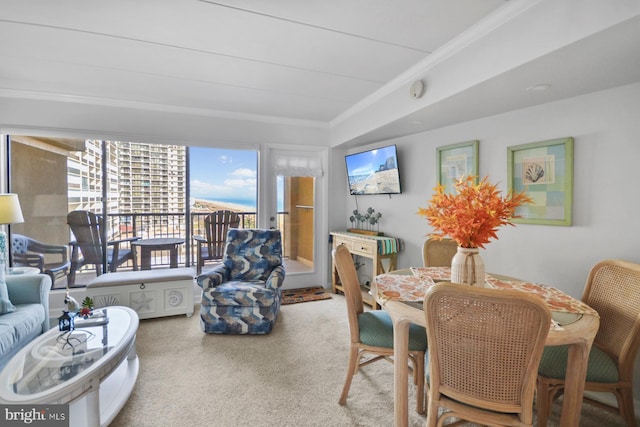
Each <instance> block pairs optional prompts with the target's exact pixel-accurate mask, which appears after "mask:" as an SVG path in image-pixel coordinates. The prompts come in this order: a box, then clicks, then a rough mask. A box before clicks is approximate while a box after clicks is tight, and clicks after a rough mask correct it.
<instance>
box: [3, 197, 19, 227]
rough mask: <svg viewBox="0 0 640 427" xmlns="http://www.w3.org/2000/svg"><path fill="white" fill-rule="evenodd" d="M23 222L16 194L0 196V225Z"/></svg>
mask: <svg viewBox="0 0 640 427" xmlns="http://www.w3.org/2000/svg"><path fill="white" fill-rule="evenodd" d="M18 222H24V218H23V216H22V209H21V208H20V201H19V200H18V195H17V194H0V224H15V223H18Z"/></svg>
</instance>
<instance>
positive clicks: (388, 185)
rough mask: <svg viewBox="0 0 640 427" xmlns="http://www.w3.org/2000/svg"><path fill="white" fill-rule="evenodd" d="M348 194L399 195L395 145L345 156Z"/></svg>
mask: <svg viewBox="0 0 640 427" xmlns="http://www.w3.org/2000/svg"><path fill="white" fill-rule="evenodd" d="M345 161H346V163H347V176H348V177H349V192H350V193H351V194H352V195H360V194H400V193H401V189H400V173H399V170H398V156H397V152H396V146H395V145H389V146H387V147H382V148H376V149H373V150H368V151H363V152H361V153H355V154H349V155H347V156H345Z"/></svg>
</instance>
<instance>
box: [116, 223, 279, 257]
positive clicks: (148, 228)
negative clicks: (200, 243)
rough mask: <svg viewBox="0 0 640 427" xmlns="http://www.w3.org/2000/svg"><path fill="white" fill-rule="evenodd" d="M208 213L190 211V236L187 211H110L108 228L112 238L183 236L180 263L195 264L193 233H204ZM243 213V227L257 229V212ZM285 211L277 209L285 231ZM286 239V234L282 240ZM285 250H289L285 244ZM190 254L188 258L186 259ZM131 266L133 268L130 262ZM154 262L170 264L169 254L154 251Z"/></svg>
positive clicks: (241, 226) (179, 254) (241, 225)
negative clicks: (128, 212)
mask: <svg viewBox="0 0 640 427" xmlns="http://www.w3.org/2000/svg"><path fill="white" fill-rule="evenodd" d="M208 214H209V212H197V213H191V216H190V224H189V225H190V235H189V236H187V227H186V223H185V214H184V213H179V212H178V213H135V214H124V213H110V214H108V215H107V220H108V230H109V231H110V235H111V239H124V238H129V237H140V238H142V239H153V238H163V237H173V238H182V239H184V241H185V244H184V245H181V246H180V248H179V252H178V264H179V265H182V266H184V265H188V266H193V265H195V260H196V250H197V248H196V246H195V245H194V242H193V239H192V237H193V236H194V235H201V236H203V235H205V232H204V218H205V217H206V216H207V215H208ZM238 215H240V225H239V227H240V228H255V227H256V223H257V222H256V219H257V218H256V213H255V212H238ZM286 215H287V213H286V212H278V228H279V229H280V230H282V232H283V233H284V219H285V216H286ZM284 241H286V239H284V236H283V243H284ZM283 253H284V254H285V255H286V250H285V248H284V246H283ZM187 254H189V257H188V258H187ZM130 264H131V262H130V261H129V263H128V264H126V265H128V266H129V267H133V265H130ZM151 265H153V266H169V254H168V252H167V253H166V254H165V253H164V251H163V252H159V251H155V252H153V253H152V259H151Z"/></svg>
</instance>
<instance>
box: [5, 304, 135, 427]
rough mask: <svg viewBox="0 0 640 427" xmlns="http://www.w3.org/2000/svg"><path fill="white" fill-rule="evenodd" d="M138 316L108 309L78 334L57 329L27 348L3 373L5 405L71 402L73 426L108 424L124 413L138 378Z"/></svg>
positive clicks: (78, 327) (81, 324) (122, 309)
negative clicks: (136, 340) (119, 413)
mask: <svg viewBox="0 0 640 427" xmlns="http://www.w3.org/2000/svg"><path fill="white" fill-rule="evenodd" d="M138 323H139V320H138V315H137V313H136V312H135V311H133V310H132V309H130V308H128V307H119V306H114V307H107V308H104V309H99V310H95V311H94V316H93V317H90V318H88V319H86V320H85V319H77V320H76V325H75V330H74V331H72V332H64V333H63V332H60V331H59V330H58V328H57V327H55V328H53V329H50V330H49V331H47V332H45V333H44V334H42V335H40V336H39V337H38V338H35V339H34V340H33V341H31V342H30V343H29V344H28V345H26V346H25V347H24V348H23V349H21V350H20V351H19V352H18V353H17V354H16V355H15V356H14V357H13V358H12V359H11V360H10V361H9V363H8V364H7V365H6V366H5V367H4V369H3V370H2V372H0V403H3V404H15V405H24V404H38V405H40V404H69V421H70V425H71V426H79V427H80V426H83V427H84V426H87V427H95V426H105V425H108V424H109V423H110V422H111V421H112V420H113V418H115V416H116V415H117V414H118V412H119V411H120V410H121V409H122V407H123V406H124V404H125V402H126V401H127V400H128V398H129V396H130V395H131V391H132V390H133V387H134V385H135V382H136V379H137V378H138V356H137V354H136V349H135V338H136V331H137V330H138Z"/></svg>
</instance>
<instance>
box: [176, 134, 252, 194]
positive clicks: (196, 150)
mask: <svg viewBox="0 0 640 427" xmlns="http://www.w3.org/2000/svg"><path fill="white" fill-rule="evenodd" d="M189 157H190V163H191V197H195V198H199V199H209V200H220V201H222V200H253V201H254V202H255V199H256V194H257V193H256V188H257V187H256V185H257V165H258V154H257V152H256V151H249V150H229V149H221V148H204V147H190V148H189Z"/></svg>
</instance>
